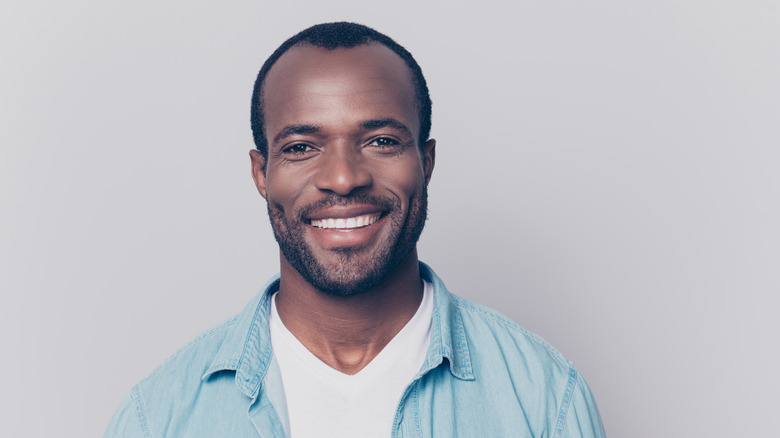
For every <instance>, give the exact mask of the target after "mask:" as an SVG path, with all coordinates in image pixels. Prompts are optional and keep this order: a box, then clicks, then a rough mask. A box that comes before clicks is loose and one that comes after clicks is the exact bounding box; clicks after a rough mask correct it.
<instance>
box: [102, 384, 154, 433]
mask: <svg viewBox="0 0 780 438" xmlns="http://www.w3.org/2000/svg"><path fill="white" fill-rule="evenodd" d="M138 396H139V394H138V392H137V390H136V389H135V388H134V389H133V391H131V392H130V394H128V395H127V397H125V399H124V400H122V404H120V405H119V409H117V410H116V413H115V414H114V418H112V419H111V422H110V423H109V424H108V428H107V429H106V433H105V434H104V435H103V438H151V435H150V434H149V429H148V428H147V427H145V424H144V423H143V420H144V412H143V408H142V406H140V405H139V403H137V397H138Z"/></svg>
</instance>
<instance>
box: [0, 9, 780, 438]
mask: <svg viewBox="0 0 780 438" xmlns="http://www.w3.org/2000/svg"><path fill="white" fill-rule="evenodd" d="M8 3H10V2H5V4H4V5H3V6H2V10H0V17H2V18H0V48H1V51H0V56H1V58H0V59H2V69H1V70H0V79H1V80H0V101H2V104H1V109H0V111H2V114H0V136H1V137H0V142H1V143H0V147H1V148H0V154H1V155H0V269H1V271H0V293H1V294H2V296H1V297H0V336H1V337H2V338H1V341H2V344H1V345H2V353H0V354H2V359H1V360H0V367H2V368H0V376H2V379H3V383H2V389H0V398H1V399H0V403H1V405H0V415H1V416H2V420H1V421H0V429H1V430H2V431H3V432H2V435H3V436H8V437H16V436H35V437H43V436H57V437H87V436H99V435H101V434H102V432H103V430H104V428H105V426H106V424H107V423H108V420H109V418H110V416H111V414H112V413H113V411H114V409H115V408H116V407H117V405H118V403H119V402H120V400H121V398H122V397H123V396H124V395H125V394H126V393H127V392H128V390H129V389H130V387H131V386H132V385H133V384H134V383H136V382H137V381H139V380H140V379H141V378H143V377H144V376H146V375H147V374H148V373H149V372H150V371H151V370H152V369H153V368H154V367H155V366H157V365H158V364H159V363H160V362H162V361H163V360H164V359H165V358H166V357H168V356H169V355H170V354H172V353H173V352H174V351H175V350H176V349H178V348H179V347H180V346H182V345H183V344H184V343H186V342H187V341H188V340H189V339H191V338H193V337H194V336H195V335H197V334H198V333H200V332H202V331H204V330H206V329H207V328H209V327H211V326H213V325H215V324H217V323H219V322H220V321H222V320H224V319H226V318H228V317H229V316H231V315H232V314H234V313H236V312H238V311H239V310H240V309H241V308H242V307H243V306H244V304H245V303H246V302H247V301H248V300H249V299H250V297H251V296H253V295H254V294H255V293H256V292H257V291H258V289H259V288H260V286H261V285H262V284H263V283H264V282H265V280H266V279H267V277H269V276H270V275H272V274H273V273H275V271H276V270H277V266H278V260H277V257H278V256H277V249H276V245H275V242H274V241H273V237H272V234H271V232H270V227H269V226H268V221H267V219H266V213H265V207H264V204H263V201H262V199H261V198H260V197H259V196H258V195H257V193H256V190H255V189H254V187H253V185H252V183H251V179H250V174H249V158H248V154H247V151H248V150H249V149H250V148H251V147H252V143H251V135H250V131H249V122H248V119H249V110H248V108H249V98H250V92H251V86H252V82H253V80H254V77H255V74H256V72H257V70H258V69H259V67H260V65H261V63H262V61H263V60H264V59H265V58H266V57H267V56H268V55H269V54H270V53H271V51H272V50H273V49H274V48H275V47H276V46H277V45H278V44H280V43H281V42H282V41H283V40H284V39H285V38H287V37H288V36H290V35H292V34H293V33H295V32H296V31H298V30H300V29H302V28H304V27H306V26H308V25H311V24H314V23H317V22H322V21H333V20H339V19H347V20H354V21H359V22H363V23H365V24H368V25H371V26H373V27H375V28H377V29H378V30H380V31H384V32H386V33H388V34H389V35H391V36H392V37H394V38H395V39H397V41H399V42H400V43H401V44H403V45H405V46H406V47H407V48H408V49H409V50H410V51H411V52H412V53H413V54H414V55H415V56H416V58H417V59H418V61H419V62H420V64H421V65H422V67H423V70H424V71H425V73H426V75H427V78H428V81H429V83H430V88H431V93H432V96H433V101H434V120H433V136H434V137H435V138H436V139H437V140H438V157H437V166H436V170H435V172H434V177H433V181H432V183H431V184H432V185H431V189H430V196H431V202H430V221H429V224H428V228H427V229H426V231H425V232H424V233H423V237H422V241H421V243H420V254H421V258H422V259H423V260H424V261H426V262H428V263H429V264H431V265H432V266H434V267H435V269H436V270H437V271H438V272H439V274H440V275H441V276H442V277H443V278H444V279H445V282H446V283H447V284H448V286H449V287H450V289H451V290H452V291H454V292H456V293H458V294H460V295H463V296H465V297H468V298H471V299H474V300H477V301H479V302H482V303H484V304H487V305H489V306H492V307H495V308H498V309H499V310H501V311H502V312H504V313H506V314H507V315H509V316H510V317H512V318H513V319H515V320H517V321H518V322H520V323H521V324H522V325H524V326H525V327H527V328H528V329H530V330H532V331H535V332H537V333H539V334H540V335H541V336H543V337H544V338H546V339H547V340H548V341H550V342H551V343H552V344H553V345H555V346H556V347H557V348H558V349H560V350H561V351H562V352H563V353H564V354H565V355H566V356H567V357H569V358H570V359H572V360H573V361H574V362H575V364H576V366H577V367H578V368H579V369H580V370H581V371H582V372H583V374H584V375H585V376H586V378H587V379H588V381H589V383H590V385H591V387H592V389H593V391H594V393H595V395H596V397H597V400H598V403H599V406H600V409H601V413H602V416H603V419H604V423H605V426H606V429H607V432H608V434H609V435H610V436H612V437H661V436H663V437H690V436H702V437H704V436H706V437H731V436H770V435H773V434H774V433H776V429H777V427H776V425H774V424H773V420H771V419H772V418H774V417H775V416H776V414H777V409H778V407H780V406H779V403H778V396H777V394H778V390H779V389H780V382H779V380H780V379H779V378H778V374H779V373H778V372H777V371H776V370H775V369H774V367H775V366H776V365H777V363H778V359H780V353H778V334H779V333H780V323H778V318H777V314H778V312H777V307H778V304H780V303H779V301H780V300H779V299H778V298H777V293H778V291H780V270H778V266H779V265H780V263H778V262H780V253H779V252H780V250H779V249H778V248H780V231H778V226H777V224H778V223H780V206H778V195H780V193H778V192H780V189H779V188H780V176H778V172H777V170H776V168H777V167H778V159H779V158H780V153H779V152H778V144H780V142H779V141H778V139H780V135H778V134H779V133H778V129H779V128H778V126H780V123H778V122H780V117H778V116H779V115H780V108H779V107H780V103H779V102H780V86H779V85H778V78H780V56H778V51H779V50H780V49H778V47H780V30H779V29H780V26H778V23H780V11H778V3H777V2H772V1H768V0H767V1H763V2H760V1H739V2H736V1H734V2H723V1H692V0H685V1H671V0H666V1H634V2H622V1H597V2H557V1H522V2H511V3H510V2H506V3H503V2H497V1H492V2H483V5H482V6H475V5H474V2H460V1H449V2H422V3H416V2H409V3H407V2H401V1H393V2H383V3H371V2H365V1H328V2H311V3H302V2H285V3H283V4H282V3H281V2H258V1H225V2H198V1H148V0H144V1H135V2H121V3H120V2H106V1H88V0H73V1H69V2H55V1H37V2H36V1H31V2H24V3H23V2H14V3H13V4H8Z"/></svg>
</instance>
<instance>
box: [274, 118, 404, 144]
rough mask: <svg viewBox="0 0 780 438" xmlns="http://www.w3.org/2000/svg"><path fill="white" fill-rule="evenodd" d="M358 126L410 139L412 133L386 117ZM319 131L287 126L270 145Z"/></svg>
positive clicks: (308, 127)
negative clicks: (395, 130) (388, 129)
mask: <svg viewBox="0 0 780 438" xmlns="http://www.w3.org/2000/svg"><path fill="white" fill-rule="evenodd" d="M360 126H362V127H363V128H365V129H380V128H393V129H397V130H399V131H402V132H403V133H404V134H406V135H408V136H410V137H411V136H412V132H411V131H410V130H409V128H407V127H406V125H404V124H403V123H401V122H399V121H398V120H396V119H394V118H392V117H388V118H386V119H372V120H366V121H364V122H362V123H361V124H360ZM319 131H320V127H319V126H317V125H307V124H302V125H287V126H285V127H284V128H282V130H281V131H279V133H278V134H276V136H274V141H273V143H272V144H276V143H278V142H279V141H281V140H284V139H285V138H287V137H292V136H293V135H303V134H313V133H315V132H319Z"/></svg>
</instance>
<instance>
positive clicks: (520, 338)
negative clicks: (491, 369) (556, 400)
mask: <svg viewBox="0 0 780 438" xmlns="http://www.w3.org/2000/svg"><path fill="white" fill-rule="evenodd" d="M449 295H450V297H451V300H452V302H453V304H454V305H455V306H456V308H457V309H458V311H459V313H460V317H461V319H462V321H463V327H464V333H465V334H466V336H467V337H468V338H469V339H470V340H473V341H474V342H470V343H469V348H470V349H471V347H472V345H473V347H474V349H475V350H476V351H474V353H477V354H479V353H480V350H483V349H486V348H490V349H500V350H501V351H502V352H503V353H504V354H509V355H510V357H512V356H514V355H517V356H522V357H523V358H525V359H526V360H529V359H532V358H535V359H536V360H537V361H542V362H545V363H548V364H549V365H550V366H553V367H555V368H561V369H562V370H565V372H566V374H568V373H569V369H570V368H571V367H572V363H571V361H569V360H568V359H567V358H566V357H564V356H563V354H561V353H560V352H559V351H558V350H556V349H555V348H554V347H553V346H552V345H550V344H549V343H548V342H547V341H545V340H544V339H543V338H542V337H541V336H539V335H537V334H535V333H533V332H531V331H529V330H526V329H525V328H523V327H522V326H520V325H519V324H518V323H516V322H515V321H513V320H511V319H509V318H508V317H507V316H505V315H504V314H502V313H501V312H499V311H497V310H495V309H491V308H489V307H487V306H484V305H482V304H478V303H475V302H473V301H470V300H467V299H465V298H462V297H459V296H457V295H454V294H449Z"/></svg>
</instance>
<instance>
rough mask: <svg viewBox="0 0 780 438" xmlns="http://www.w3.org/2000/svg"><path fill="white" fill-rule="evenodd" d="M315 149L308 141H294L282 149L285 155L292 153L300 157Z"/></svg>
mask: <svg viewBox="0 0 780 438" xmlns="http://www.w3.org/2000/svg"><path fill="white" fill-rule="evenodd" d="M313 150H314V148H312V147H311V146H309V145H308V144H306V143H294V144H291V145H290V146H287V147H285V148H284V149H282V153H283V154H285V155H292V156H294V157H299V156H302V155H306V154H307V153H309V152H311V151H313Z"/></svg>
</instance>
